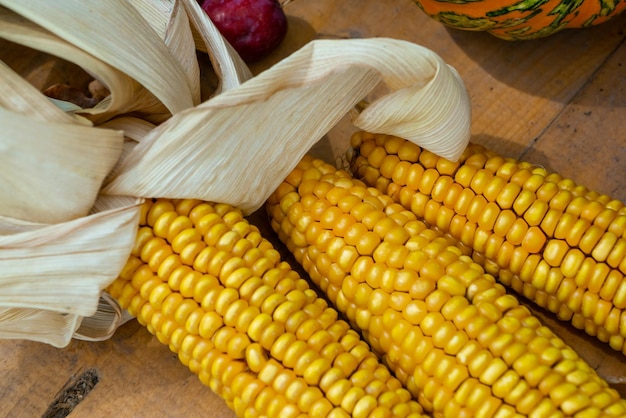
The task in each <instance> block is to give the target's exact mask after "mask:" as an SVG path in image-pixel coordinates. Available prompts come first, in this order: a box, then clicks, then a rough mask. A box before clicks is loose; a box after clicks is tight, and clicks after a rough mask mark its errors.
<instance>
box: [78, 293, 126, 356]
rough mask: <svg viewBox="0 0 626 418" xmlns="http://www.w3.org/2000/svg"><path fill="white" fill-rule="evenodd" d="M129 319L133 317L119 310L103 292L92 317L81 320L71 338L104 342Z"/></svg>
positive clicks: (112, 300) (113, 300)
mask: <svg viewBox="0 0 626 418" xmlns="http://www.w3.org/2000/svg"><path fill="white" fill-rule="evenodd" d="M131 319H133V317H132V316H131V315H130V314H129V313H128V312H127V311H125V310H123V309H122V308H120V305H119V304H118V303H117V301H116V300H115V299H113V298H112V297H111V295H109V294H108V293H106V292H103V293H102V295H101V296H100V300H99V302H98V310H97V311H96V313H95V314H93V315H92V316H88V317H86V318H82V321H81V322H80V326H79V327H78V328H77V329H76V331H74V334H73V337H74V338H76V339H78V340H84V341H102V340H106V339H109V338H111V337H112V336H113V334H114V333H115V331H116V330H117V328H119V327H120V326H121V325H123V324H125V323H126V322H128V321H130V320H131ZM71 335H72V334H70V336H71ZM66 344H67V343H66Z"/></svg>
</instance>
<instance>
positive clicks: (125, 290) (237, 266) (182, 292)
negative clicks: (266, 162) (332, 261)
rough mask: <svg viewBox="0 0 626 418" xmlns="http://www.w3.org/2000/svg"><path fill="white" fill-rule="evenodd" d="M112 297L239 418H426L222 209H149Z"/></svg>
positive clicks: (248, 227)
mask: <svg viewBox="0 0 626 418" xmlns="http://www.w3.org/2000/svg"><path fill="white" fill-rule="evenodd" d="M108 291H109V292H110V294H111V295H112V296H113V297H115V298H116V299H117V300H118V301H119V303H120V304H121V305H122V306H123V307H124V308H126V309H127V310H128V311H129V312H130V313H131V314H132V315H134V316H136V317H137V319H138V321H139V322H140V323H141V324H143V325H144V326H146V327H147V329H148V330H149V331H150V332H151V333H152V334H154V335H156V337H157V338H158V339H159V340H160V341H161V342H162V343H164V344H167V345H169V348H170V349H171V350H172V351H173V352H175V353H177V354H178V358H179V359H180V361H181V362H182V363H183V364H184V365H186V366H187V367H189V369H190V370H191V371H192V372H194V373H196V374H197V375H198V376H199V378H200V380H201V381H202V382H203V383H204V384H206V385H207V386H209V387H210V388H211V389H212V390H213V391H215V392H216V393H218V394H219V395H220V396H221V397H223V398H224V400H225V401H226V403H227V404H228V406H229V407H230V408H231V409H233V410H234V411H235V413H236V414H237V415H238V416H246V417H252V416H267V417H295V416H311V417H323V416H328V417H342V416H344V417H345V416H350V415H352V416H355V417H357V416H359V417H366V416H374V417H390V416H398V417H405V416H412V417H419V416H423V415H422V412H423V409H422V408H421V407H420V405H419V404H418V403H417V402H416V401H415V400H412V399H411V395H410V393H409V392H408V391H407V390H406V389H404V388H403V387H402V385H401V383H400V382H399V381H398V380H397V379H396V378H395V377H393V376H392V375H391V373H390V371H389V370H388V368H387V367H386V366H385V365H384V364H382V363H381V362H380V361H379V360H378V358H377V357H376V354H375V353H373V352H372V351H371V350H370V348H369V346H368V345H367V343H365V341H363V340H362V339H361V338H360V336H359V335H358V334H357V333H356V332H355V331H354V330H352V329H351V328H350V326H349V324H348V323H347V322H345V321H344V320H341V319H338V313H337V311H336V310H335V309H333V308H331V307H329V306H328V303H327V302H326V301H325V300H324V299H322V298H320V297H318V295H317V293H316V292H315V291H314V290H312V289H311V288H310V287H309V285H308V283H307V282H306V281H305V280H303V279H302V278H301V277H300V276H299V275H298V273H297V272H296V271H295V270H292V269H291V268H290V266H289V264H288V263H287V262H285V261H281V259H280V255H279V253H278V251H276V250H275V249H274V248H273V246H272V244H271V243H270V242H269V241H267V240H266V239H264V238H263V237H262V236H261V234H260V232H259V230H258V228H256V227H255V226H253V225H252V224H250V223H248V222H247V220H246V219H245V218H243V215H242V213H241V212H240V211H239V210H237V209H234V208H233V207H231V206H229V205H225V204H211V203H206V202H201V201H197V200H166V199H159V200H154V201H149V202H147V203H146V204H145V205H144V207H143V210H142V216H141V221H140V228H139V230H138V233H137V240H136V245H135V247H134V249H133V251H132V254H131V255H130V257H129V260H128V262H127V263H126V266H125V267H124V269H123V271H122V272H121V273H120V276H119V278H118V279H117V280H116V281H115V282H113V284H112V285H111V286H110V288H109V289H108Z"/></svg>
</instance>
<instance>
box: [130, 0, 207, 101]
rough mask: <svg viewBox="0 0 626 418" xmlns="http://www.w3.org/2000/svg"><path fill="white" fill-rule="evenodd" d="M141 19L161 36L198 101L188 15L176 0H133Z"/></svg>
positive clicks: (195, 62) (196, 65) (197, 69)
mask: <svg viewBox="0 0 626 418" xmlns="http://www.w3.org/2000/svg"><path fill="white" fill-rule="evenodd" d="M130 3H131V4H132V5H133V6H134V7H135V8H136V9H137V11H139V13H140V14H141V15H142V16H143V18H144V20H145V21H146V22H148V24H149V25H150V26H151V27H152V29H154V30H155V32H156V33H157V35H158V36H159V37H160V38H161V39H163V41H164V42H165V45H167V47H168V48H169V50H170V53H171V54H172V56H173V57H174V58H175V59H176V60H177V61H178V62H179V63H180V64H181V65H182V67H183V69H184V71H185V74H186V75H187V82H188V83H189V88H190V90H191V94H192V99H193V103H194V104H198V103H200V66H199V65H198V59H197V56H196V45H195V40H194V36H193V34H192V30H191V26H190V23H189V19H188V18H187V14H186V12H185V9H184V7H183V5H182V4H181V2H180V1H179V0H132V1H131V2H130Z"/></svg>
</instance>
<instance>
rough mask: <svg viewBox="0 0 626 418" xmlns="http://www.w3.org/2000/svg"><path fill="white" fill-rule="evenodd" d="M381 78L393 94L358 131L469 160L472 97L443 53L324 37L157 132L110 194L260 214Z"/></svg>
mask: <svg viewBox="0 0 626 418" xmlns="http://www.w3.org/2000/svg"><path fill="white" fill-rule="evenodd" d="M381 81H382V82H384V83H385V84H386V85H387V86H388V87H389V88H390V89H391V90H392V92H391V93H389V94H387V95H384V96H382V97H381V98H379V99H376V100H374V101H372V102H371V104H370V105H369V106H368V107H367V109H366V110H364V111H363V112H362V113H361V114H360V115H359V116H358V117H357V118H356V119H355V120H354V124H355V125H356V126H357V127H359V128H361V129H367V130H369V131H371V132H380V133H386V134H392V135H397V136H401V137H404V138H407V139H410V140H413V141H414V142H416V143H417V144H419V145H421V146H423V147H424V148H426V149H429V150H431V151H433V152H434V153H436V154H439V155H441V156H444V157H446V158H449V159H456V158H458V157H459V156H460V154H461V152H462V151H463V149H464V148H465V146H466V145H467V143H468V141H469V136H470V130H469V128H470V104H469V97H468V95H467V92H466V90H465V87H464V85H463V83H462V81H461V79H460V77H459V76H458V74H457V73H456V71H454V70H453V69H452V68H451V67H449V66H448V65H446V64H445V63H444V62H443V60H442V59H441V58H440V57H439V56H438V55H436V54H435V53H433V52H432V51H430V50H428V49H426V48H423V47H420V46H418V45H415V44H412V43H409V42H406V41H399V40H395V39H385V38H379V39H359V40H318V41H313V42H311V43H310V44H308V45H306V46H305V47H303V48H302V49H301V50H299V51H297V52H295V53H294V54H292V55H291V56H289V57H288V58H286V59H284V60H283V61H281V62H279V63H278V64H276V65H275V66H273V67H272V68H270V69H269V70H267V71H265V72H263V73H261V74H259V75H257V76H256V77H254V78H252V79H250V80H248V81H246V82H244V83H243V84H241V85H240V86H238V87H235V88H233V89H230V90H227V91H225V92H223V93H221V94H219V95H217V96H215V97H213V98H212V99H210V100H207V101H206V102H204V103H202V104H200V105H199V106H196V107H194V108H192V109H188V110H185V111H183V112H180V113H179V114H176V115H174V116H173V117H172V118H170V119H168V120H167V121H166V122H164V123H162V124H161V125H159V126H158V127H156V128H155V129H154V130H153V131H152V132H150V133H149V134H148V135H147V136H146V137H145V138H144V139H143V140H142V141H141V144H139V145H138V146H136V147H135V148H134V149H133V150H132V151H131V152H130V153H129V154H128V155H127V156H126V158H124V159H123V160H122V163H121V165H120V168H119V171H120V172H119V174H118V175H117V176H116V177H115V178H113V179H112V180H111V181H110V182H109V183H108V184H107V185H106V186H105V187H104V188H103V192H104V193H108V194H126V195H133V196H143V197H149V196H160V197H168V198H190V197H192V198H198V199H204V200H210V201H219V202H224V203H229V204H231V205H234V206H237V207H239V208H241V209H242V210H243V211H244V212H246V213H251V212H253V211H254V210H256V209H258V208H259V207H260V206H261V205H262V204H263V202H264V201H265V200H266V199H267V197H268V196H269V195H270V194H271V192H272V191H273V190H274V189H275V188H276V187H277V186H278V184H279V183H280V181H281V180H280V179H283V178H284V177H285V176H286V175H287V174H288V173H289V172H290V171H291V170H292V169H293V166H294V165H295V164H296V162H297V161H299V160H300V158H301V157H302V156H303V155H304V154H305V153H306V152H307V151H308V150H309V149H310V147H311V146H312V145H313V144H315V143H316V142H317V141H319V140H320V139H321V138H322V136H323V135H325V134H326V133H327V132H328V131H329V130H330V129H331V128H332V127H333V126H334V125H335V124H336V123H337V122H338V120H339V119H340V118H341V117H343V116H344V115H345V114H347V113H348V112H349V111H350V109H352V108H353V107H354V106H355V105H356V104H357V103H358V102H359V101H361V100H362V99H363V98H364V97H365V96H366V95H367V94H368V93H370V92H371V91H372V90H373V89H374V88H375V87H376V86H377V85H378V84H379V83H380V82H381ZM268 121H276V123H271V122H268Z"/></svg>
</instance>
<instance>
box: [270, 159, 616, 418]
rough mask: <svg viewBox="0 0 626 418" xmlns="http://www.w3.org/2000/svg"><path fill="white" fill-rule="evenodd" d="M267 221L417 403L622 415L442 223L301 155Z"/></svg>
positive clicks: (602, 387) (475, 412)
mask: <svg viewBox="0 0 626 418" xmlns="http://www.w3.org/2000/svg"><path fill="white" fill-rule="evenodd" d="M266 207H267V211H268V214H269V215H270V220H271V226H272V228H273V229H274V230H275V231H276V232H277V234H278V236H279V238H280V240H282V241H283V242H284V243H285V244H286V246H287V247H288V249H289V250H290V251H291V252H292V253H293V254H294V257H295V258H296V260H297V261H298V262H299V263H301V264H302V266H303V268H304V270H306V271H307V272H308V274H309V275H310V278H311V279H312V281H313V282H315V283H316V284H317V285H318V286H319V287H320V289H322V290H323V291H324V292H325V293H326V294H327V295H328V297H329V300H330V301H331V302H332V303H334V304H335V306H336V307H337V309H338V310H339V311H341V312H343V313H345V315H346V317H347V318H348V319H349V321H350V322H351V324H352V325H353V326H354V327H356V328H358V329H360V330H361V331H362V334H363V335H364V337H365V339H366V340H367V341H368V342H369V343H370V345H371V346H372V348H373V349H374V350H375V351H377V352H378V353H380V354H381V355H382V357H383V361H384V362H385V363H386V364H388V365H389V367H390V368H391V369H392V370H393V372H394V373H395V376H396V377H398V378H399V379H400V381H402V383H403V384H404V386H405V387H406V388H407V389H408V390H409V391H410V392H411V393H412V394H413V395H414V396H415V397H416V399H417V400H418V401H419V402H420V404H421V405H422V406H423V407H424V409H425V410H426V411H429V412H433V413H434V415H435V416H445V417H455V418H456V417H520V416H532V417H563V416H576V417H600V416H607V417H609V416H614V417H617V416H620V417H623V416H626V401H624V400H622V399H621V398H620V396H619V394H618V393H617V391H616V390H614V389H612V388H610V387H609V386H608V384H607V383H606V382H605V381H604V380H603V379H601V378H600V377H599V376H598V375H597V374H596V373H595V371H594V370H593V369H592V368H591V367H590V366H589V365H588V364H587V363H585V362H584V361H583V360H582V359H581V358H579V357H578V355H577V354H576V352H575V351H574V350H573V349H572V348H571V347H569V346H567V345H566V344H565V343H564V342H563V341H562V340H561V339H560V338H558V337H557V336H556V335H555V334H554V333H553V332H552V331H551V330H550V329H549V328H547V327H546V326H543V325H542V324H541V323H540V321H539V320H538V319H537V317H535V316H533V315H532V313H531V312H530V310H529V309H528V308H526V307H525V306H523V305H520V303H519V302H518V300H517V299H516V298H515V297H514V296H513V295H511V294H507V293H506V290H505V288H504V286H502V285H501V284H499V283H496V281H495V278H494V277H493V276H491V275H490V274H488V273H486V272H485V271H484V269H483V268H482V267H481V266H480V265H478V264H477V263H475V262H473V261H472V259H471V258H470V257H469V256H468V255H464V254H463V252H462V251H461V250H460V249H459V247H458V246H457V245H456V241H455V240H453V239H452V238H450V237H446V236H445V235H443V234H442V233H441V232H439V231H436V230H433V229H429V228H428V226H427V225H426V224H425V223H424V222H423V221H421V220H419V219H417V217H416V215H415V214H413V213H412V212H410V211H408V210H406V209H404V208H403V207H402V206H401V205H400V204H398V203H395V202H393V199H392V198H391V197H389V196H387V195H384V194H383V193H381V192H380V191H378V190H376V189H374V188H372V187H367V186H366V185H365V184H364V183H363V182H361V181H359V180H356V179H352V178H351V177H350V175H349V174H348V173H346V172H344V171H338V170H336V169H335V168H334V167H333V166H331V165H329V164H326V163H324V162H323V161H321V160H316V159H313V158H312V157H310V156H305V158H304V159H303V160H302V161H301V162H300V163H299V165H298V166H297V167H296V169H295V170H294V171H293V172H292V173H291V174H290V175H289V176H288V177H287V179H286V180H285V182H283V183H282V184H281V185H280V187H279V188H278V189H277V190H276V191H275V192H274V194H273V195H272V196H271V197H270V198H269V199H268V201H267V205H266Z"/></svg>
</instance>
